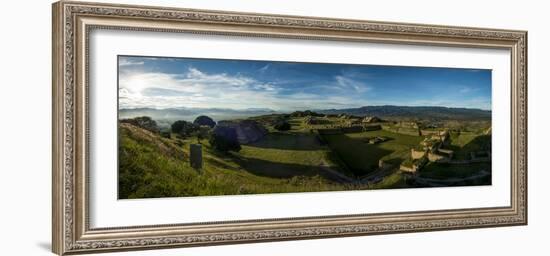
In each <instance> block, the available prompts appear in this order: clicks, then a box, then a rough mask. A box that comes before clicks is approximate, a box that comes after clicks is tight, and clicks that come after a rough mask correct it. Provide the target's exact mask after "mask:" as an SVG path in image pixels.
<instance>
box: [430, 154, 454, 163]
mask: <svg viewBox="0 0 550 256" xmlns="http://www.w3.org/2000/svg"><path fill="white" fill-rule="evenodd" d="M428 160H430V162H437V163H448V162H450V161H451V159H450V158H449V157H447V156H444V155H440V154H436V153H431V152H429V153H428Z"/></svg>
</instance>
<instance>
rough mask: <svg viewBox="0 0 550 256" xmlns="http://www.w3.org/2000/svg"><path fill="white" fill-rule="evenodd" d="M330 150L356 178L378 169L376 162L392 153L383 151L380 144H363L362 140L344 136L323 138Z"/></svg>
mask: <svg viewBox="0 0 550 256" xmlns="http://www.w3.org/2000/svg"><path fill="white" fill-rule="evenodd" d="M325 138H326V139H327V141H328V145H329V147H330V148H331V150H333V151H335V152H336V153H337V155H338V157H339V158H340V159H341V160H342V161H343V162H344V163H345V164H346V166H347V168H348V169H349V170H350V171H351V172H353V174H355V175H356V176H362V175H365V174H369V173H370V172H372V171H374V170H376V169H377V168H378V160H380V159H381V158H382V157H384V156H387V155H389V154H391V153H392V152H393V151H391V150H387V149H383V148H381V147H380V145H381V144H383V143H380V144H368V143H364V139H363V138H350V137H348V136H345V135H328V136H325Z"/></svg>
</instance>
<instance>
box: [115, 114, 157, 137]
mask: <svg viewBox="0 0 550 256" xmlns="http://www.w3.org/2000/svg"><path fill="white" fill-rule="evenodd" d="M120 121H121V122H123V123H129V124H132V125H135V126H137V127H140V128H143V129H145V130H148V131H150V132H154V133H158V132H159V131H160V129H159V128H158V126H157V122H155V120H153V119H152V118H150V117H148V116H140V117H135V118H130V119H122V120H120Z"/></svg>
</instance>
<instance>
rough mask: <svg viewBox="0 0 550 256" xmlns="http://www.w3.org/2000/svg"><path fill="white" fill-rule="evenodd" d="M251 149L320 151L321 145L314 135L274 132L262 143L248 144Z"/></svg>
mask: <svg viewBox="0 0 550 256" xmlns="http://www.w3.org/2000/svg"><path fill="white" fill-rule="evenodd" d="M247 146H249V147H256V148H265V149H279V150H304V151H307V150H319V149H322V146H321V144H320V143H319V141H318V140H317V138H315V136H314V135H313V134H307V133H291V132H273V133H269V134H268V135H266V136H265V137H264V138H262V139H261V140H260V141H257V142H254V143H251V144H247Z"/></svg>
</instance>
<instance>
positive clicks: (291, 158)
mask: <svg viewBox="0 0 550 256" xmlns="http://www.w3.org/2000/svg"><path fill="white" fill-rule="evenodd" d="M120 139H121V141H120V148H119V162H120V165H119V198H121V199H125V198H153V197H181V196H205V195H238V194H263V193H282V192H306V191H334V190H349V189H362V188H364V187H366V186H363V187H362V186H361V185H351V184H341V183H339V182H337V181H334V180H333V179H334V178H335V177H333V175H332V174H331V173H329V172H327V171H326V170H325V168H326V167H325V165H326V166H331V163H330V161H329V160H328V159H327V158H326V154H327V149H326V148H323V147H321V146H320V145H316V144H315V143H313V140H312V139H311V138H309V137H298V138H293V137H291V136H288V135H284V134H279V135H277V134H274V135H272V137H270V138H267V140H264V141H262V142H261V143H258V144H256V145H246V146H244V145H243V149H242V150H241V151H240V152H238V153H236V152H229V153H220V152H217V151H216V150H214V149H213V148H212V147H211V146H210V145H209V143H208V141H202V145H203V157H204V167H203V169H201V170H195V169H193V168H191V167H190V166H189V161H188V158H189V151H188V150H189V144H190V143H197V138H196V137H190V138H186V139H180V138H177V137H176V135H174V134H172V135H171V136H170V138H162V137H160V136H158V135H157V134H155V133H152V132H149V131H147V130H145V129H142V128H139V127H137V126H134V125H131V124H126V123H122V124H120ZM270 141H271V142H272V143H271V142H270ZM289 145H300V146H304V147H308V150H288V149H285V147H286V146H289ZM311 147H315V148H316V150H309V149H310V148H311ZM296 155H298V156H299V157H295V156H296ZM321 164H323V166H321Z"/></svg>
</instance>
